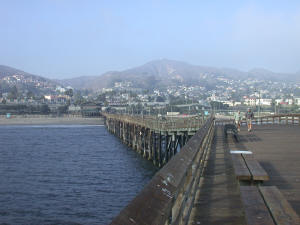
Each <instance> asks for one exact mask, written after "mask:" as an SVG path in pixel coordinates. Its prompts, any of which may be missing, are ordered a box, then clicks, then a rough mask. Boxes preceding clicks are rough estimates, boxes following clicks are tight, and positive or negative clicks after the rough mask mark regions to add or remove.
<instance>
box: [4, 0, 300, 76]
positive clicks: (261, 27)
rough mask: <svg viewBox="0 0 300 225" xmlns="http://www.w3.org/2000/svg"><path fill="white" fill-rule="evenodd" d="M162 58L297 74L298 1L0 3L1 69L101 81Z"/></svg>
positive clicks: (66, 0)
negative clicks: (104, 76) (100, 77)
mask: <svg viewBox="0 0 300 225" xmlns="http://www.w3.org/2000/svg"><path fill="white" fill-rule="evenodd" d="M160 58H168V59H175V60H181V61H186V62H189V63H191V64H196V65H203V66H216V67H232V68H236V69H241V70H246V71H247V70H249V69H252V68H258V67H259V68H266V69H270V70H272V71H275V72H296V71H299V70H300V1H299V0H298V1H284V0H283V1H276V0H270V1H263V0H257V1H229V0H226V1H221V0H220V1H215V0H209V1H200V0H195V1H192V0H190V1H183V0H180V1H179V0H145V1H144V0H135V1H134V0H132V1H130V0H127V1H124V0H119V1H114V0H109V1H101V0H95V1H93V0H84V1H83V0H78V1H76V0H35V1H34V0H26V1H25V0H0V65H1V64H2V65H8V66H12V67H15V68H18V69H21V70H24V71H26V72H30V73H34V74H38V75H42V76H46V77H50V78H63V77H64V78H67V77H75V76H82V75H100V74H102V73H104V72H106V71H108V70H123V69H127V68H131V67H135V66H138V65H141V64H144V63H146V62H148V61H151V60H155V59H160Z"/></svg>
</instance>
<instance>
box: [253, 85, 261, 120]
mask: <svg viewBox="0 0 300 225" xmlns="http://www.w3.org/2000/svg"><path fill="white" fill-rule="evenodd" d="M254 93H258V110H257V116H258V118H259V117H260V90H259V91H257V90H255V91H254ZM255 104H256V98H255ZM258 123H259V120H258Z"/></svg>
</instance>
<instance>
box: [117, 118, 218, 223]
mask: <svg viewBox="0 0 300 225" xmlns="http://www.w3.org/2000/svg"><path fill="white" fill-rule="evenodd" d="M213 136H214V119H213V118H210V119H208V120H207V121H206V122H205V123H204V124H203V125H202V127H201V128H200V129H199V130H198V131H197V133H196V134H195V135H194V136H193V137H192V138H191V139H190V140H189V141H188V142H187V144H186V145H185V146H184V147H183V148H182V150H181V151H180V152H179V153H178V154H177V155H175V156H174V157H173V158H172V159H171V160H170V161H169V162H168V163H167V164H166V165H165V166H164V167H163V168H162V169H161V170H160V171H159V172H157V173H156V175H155V176H154V177H153V178H152V180H151V181H150V182H149V183H148V184H147V185H146V186H145V188H144V189H143V190H142V191H141V193H140V194H138V195H137V196H136V197H135V198H134V199H133V200H132V201H131V202H130V203H129V204H128V205H127V206H126V207H125V208H124V209H123V210H122V211H121V213H120V214H119V215H118V216H117V217H116V218H115V219H114V220H113V221H112V223H111V224H112V225H132V224H147V225H158V224H163V225H165V224H187V223H188V219H189V216H190V213H191V210H192V207H193V204H194V200H195V194H196V190H197V184H198V183H199V180H200V176H201V174H202V173H203V167H204V161H205V160H204V159H205V158H206V154H207V152H208V151H209V149H210V145H211V142H212V139H213Z"/></svg>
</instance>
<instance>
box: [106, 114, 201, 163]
mask: <svg viewBox="0 0 300 225" xmlns="http://www.w3.org/2000/svg"><path fill="white" fill-rule="evenodd" d="M102 115H103V116H104V117H105V125H106V127H107V129H108V130H109V131H110V132H111V133H112V134H114V135H115V136H117V137H119V138H120V139H121V140H122V141H123V142H124V143H125V144H126V145H127V146H129V147H131V148H132V149H134V150H136V151H137V152H138V153H140V154H141V155H142V156H143V157H145V158H147V159H148V160H152V161H153V163H154V164H155V165H157V166H159V167H162V166H163V165H165V164H166V163H167V162H168V161H169V160H170V159H171V158H172V157H173V156H174V155H175V154H177V153H178V151H179V150H180V149H181V148H182V147H183V146H184V145H185V144H186V143H187V141H188V140H189V139H190V138H191V137H192V136H193V135H194V134H195V133H196V131H197V130H199V128H200V127H201V126H202V125H203V121H204V119H203V118H202V117H199V116H191V117H156V116H140V115H135V116H132V115H122V114H107V113H102Z"/></svg>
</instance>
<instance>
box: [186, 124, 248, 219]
mask: <svg viewBox="0 0 300 225" xmlns="http://www.w3.org/2000/svg"><path fill="white" fill-rule="evenodd" d="M227 139H231V135H229V136H228V138H226V137H225V135H224V132H223V127H222V126H217V127H216V131H215V137H214V140H213V143H212V147H211V150H210V152H209V155H208V157H207V159H206V167H205V169H204V173H203V179H202V180H201V181H200V183H199V189H198V193H197V196H196V200H195V202H194V208H193V210H192V213H191V217H190V222H189V224H191V225H197V224H210V225H219V224H223V225H227V224H228V225H244V224H246V222H245V217H244V211H243V205H242V202H241V199H240V194H239V187H238V181H237V180H236V178H235V175H234V171H233V166H232V163H231V160H230V153H229V146H228V141H227Z"/></svg>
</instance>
